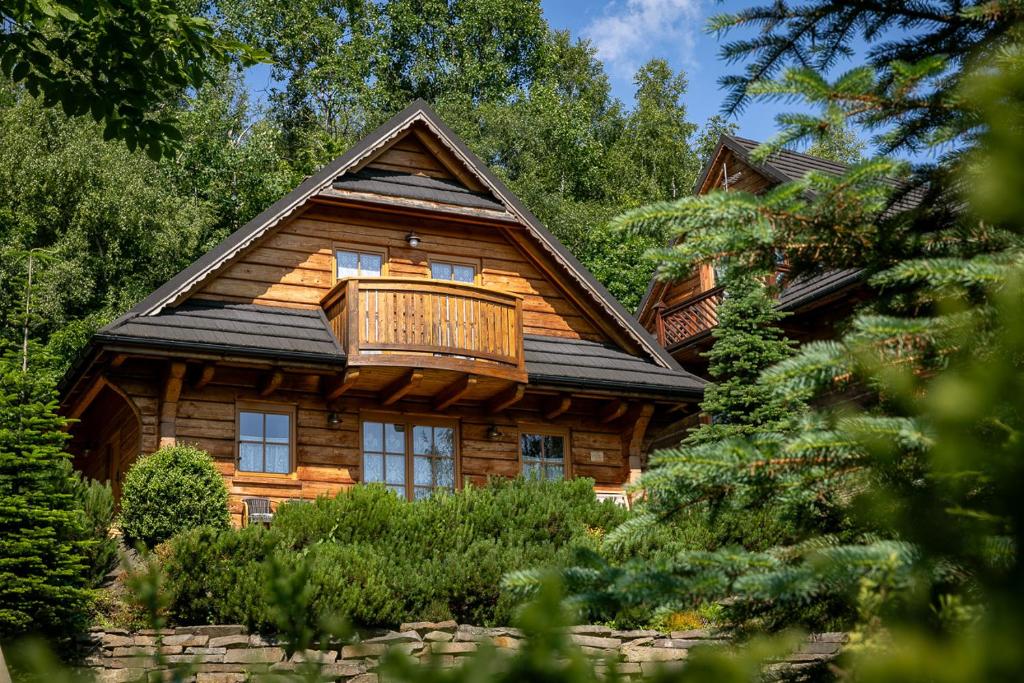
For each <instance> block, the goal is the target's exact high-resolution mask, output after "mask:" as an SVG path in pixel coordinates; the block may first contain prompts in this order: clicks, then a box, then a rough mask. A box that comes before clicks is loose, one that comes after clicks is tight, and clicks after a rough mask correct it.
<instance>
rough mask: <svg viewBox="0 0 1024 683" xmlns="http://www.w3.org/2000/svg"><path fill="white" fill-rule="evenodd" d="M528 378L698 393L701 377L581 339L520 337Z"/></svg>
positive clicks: (636, 389) (631, 388)
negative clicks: (521, 338)
mask: <svg viewBox="0 0 1024 683" xmlns="http://www.w3.org/2000/svg"><path fill="white" fill-rule="evenodd" d="M523 348H524V351H525V353H526V370H527V372H528V373H529V375H530V380H531V381H540V382H549V383H554V384H592V385H595V386H605V387H609V388H621V389H623V390H633V391H643V390H658V391H665V390H668V391H671V392H672V393H677V394H690V395H694V396H698V395H700V393H701V392H702V391H703V388H704V380H702V379H700V378H699V377H697V376H696V375H692V374H690V373H689V372H686V371H685V370H668V369H666V368H662V367H660V366H658V365H655V364H654V363H652V362H651V361H649V360H645V359H644V358H640V357H638V356H633V355H631V354H628V353H626V352H625V351H622V350H621V349H618V348H616V347H614V346H610V345H607V344H601V343H598V342H593V341H587V340H584V339H563V338H561V337H541V336H537V335H526V336H524V337H523Z"/></svg>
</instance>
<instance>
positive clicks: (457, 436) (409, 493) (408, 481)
mask: <svg viewBox="0 0 1024 683" xmlns="http://www.w3.org/2000/svg"><path fill="white" fill-rule="evenodd" d="M366 422H381V423H391V424H400V425H402V426H403V428H404V430H405V431H404V432H403V433H404V435H405V484H404V485H405V499H406V500H407V501H409V502H413V501H415V500H416V499H415V498H414V495H415V488H416V485H415V483H414V481H413V459H414V458H415V455H414V454H413V442H412V437H413V428H414V427H450V428H451V429H452V430H453V431H454V437H453V439H452V461H453V465H454V474H453V476H454V478H455V479H454V481H453V486H452V491H459V490H461V489H462V448H461V445H462V431H461V429H460V427H461V425H460V421H459V420H458V418H451V419H446V418H438V417H427V416H420V415H415V414H405V413H386V412H370V411H367V412H361V413H360V414H359V483H360V484H366V483H373V484H381V483H383V484H384V485H385V486H387V483H386V482H367V481H366V469H365V465H364V458H365V451H364V450H363V424H364V423H366ZM385 466H386V463H385ZM385 478H386V477H385Z"/></svg>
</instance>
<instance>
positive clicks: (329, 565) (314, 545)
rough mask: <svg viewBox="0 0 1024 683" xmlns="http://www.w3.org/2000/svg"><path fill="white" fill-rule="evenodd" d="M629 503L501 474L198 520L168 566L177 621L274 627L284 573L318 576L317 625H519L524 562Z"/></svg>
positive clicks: (618, 519) (552, 562)
mask: <svg viewBox="0 0 1024 683" xmlns="http://www.w3.org/2000/svg"><path fill="white" fill-rule="evenodd" d="M627 515H628V513H627V512H626V511H625V510H622V509H621V508H618V507H616V506H615V505H614V504H612V503H609V502H604V503H601V502H598V501H597V500H596V498H595V497H594V492H593V482H591V481H589V480H585V479H581V480H574V481H569V482H536V481H524V480H522V479H517V480H495V481H493V482H491V483H490V484H489V485H487V486H485V487H470V488H467V489H465V490H463V491H459V492H457V493H454V494H438V495H436V496H433V497H432V498H430V499H428V500H423V501H419V502H416V503H408V502H406V501H405V500H402V499H399V498H398V497H396V496H395V495H394V494H392V493H391V492H389V491H388V490H386V489H384V488H383V487H380V486H356V487H354V488H352V489H351V490H349V491H345V492H343V493H341V494H339V495H338V496H337V497H335V498H320V499H318V500H316V501H315V502H309V503H291V504H286V505H283V506H281V507H280V508H279V509H278V511H277V514H276V515H275V519H274V523H273V525H272V527H271V528H270V529H262V528H259V527H255V528H254V527H249V528H246V529H241V530H224V531H216V530H211V529H197V530H195V531H191V532H187V533H183V534H181V535H179V536H177V537H175V538H174V540H173V541H172V542H171V543H170V544H169V556H168V558H167V560H166V561H165V564H164V573H165V576H166V582H167V584H166V585H167V588H168V592H169V593H170V597H171V606H170V614H171V617H172V618H173V619H174V620H175V621H177V622H178V623H203V622H205V623H214V622H222V623H238V622H241V623H245V624H247V625H249V626H250V627H251V628H255V629H258V630H263V631H266V630H272V629H273V628H274V626H275V617H274V613H273V610H272V608H271V606H270V603H271V602H272V600H271V599H270V597H269V595H268V584H269V582H270V581H271V579H272V577H273V575H274V573H275V572H280V571H282V570H283V571H284V572H285V573H286V574H287V573H297V572H299V571H301V572H304V573H305V575H306V576H307V577H308V579H307V582H308V588H309V592H308V594H307V595H306V596H305V599H306V600H308V601H309V603H308V604H309V605H310V609H309V610H308V612H309V614H308V619H309V620H310V624H311V626H313V627H315V626H317V625H318V623H319V622H320V621H321V620H323V619H326V618H328V617H333V616H335V615H338V614H342V615H346V616H347V617H348V618H349V619H350V620H351V621H352V622H353V623H354V624H356V625H362V626H393V625H396V624H398V623H399V622H401V621H418V620H442V619H456V620H458V621H460V622H463V623H474V624H484V625H486V624H499V623H500V624H508V623H511V621H512V616H513V615H512V612H513V609H514V607H515V604H514V602H513V600H512V598H511V596H510V595H506V594H505V593H504V592H503V590H502V588H501V579H502V577H503V576H504V575H505V574H506V573H508V572H510V571H514V570H519V569H524V568H527V567H535V566H538V565H544V566H550V567H565V566H568V565H569V563H570V561H571V559H572V558H573V556H574V555H575V553H576V551H577V550H578V549H581V548H589V549H591V550H593V549H596V548H597V546H598V542H599V539H600V537H601V535H602V534H603V532H604V531H606V530H608V529H611V528H613V527H615V526H617V525H619V524H621V523H622V521H624V520H625V518H626V516H627Z"/></svg>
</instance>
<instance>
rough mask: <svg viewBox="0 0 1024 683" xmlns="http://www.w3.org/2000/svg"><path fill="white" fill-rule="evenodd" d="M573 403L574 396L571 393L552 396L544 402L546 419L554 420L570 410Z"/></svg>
mask: <svg viewBox="0 0 1024 683" xmlns="http://www.w3.org/2000/svg"><path fill="white" fill-rule="evenodd" d="M571 405H572V396H570V395H569V394H559V395H558V396H553V397H551V398H550V399H549V400H548V401H547V402H546V403H545V404H544V419H545V420H554V419H555V418H556V417H558V416H559V415H562V414H564V413H565V411H567V410H569V407H570V406H571Z"/></svg>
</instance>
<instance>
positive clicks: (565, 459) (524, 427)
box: [516, 423, 573, 481]
mask: <svg viewBox="0 0 1024 683" xmlns="http://www.w3.org/2000/svg"><path fill="white" fill-rule="evenodd" d="M524 434H528V435H533V436H560V437H562V471H563V472H564V473H565V476H564V477H563V480H565V481H568V480H569V479H572V477H573V471H572V441H571V435H572V430H571V429H569V428H568V427H555V426H552V425H544V424H531V423H521V424H519V425H517V429H516V450H517V451H518V452H519V474H520V476H526V472H525V469H524V465H525V464H526V462H525V459H524V457H523V435H524ZM545 481H549V480H547V479H545Z"/></svg>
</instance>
